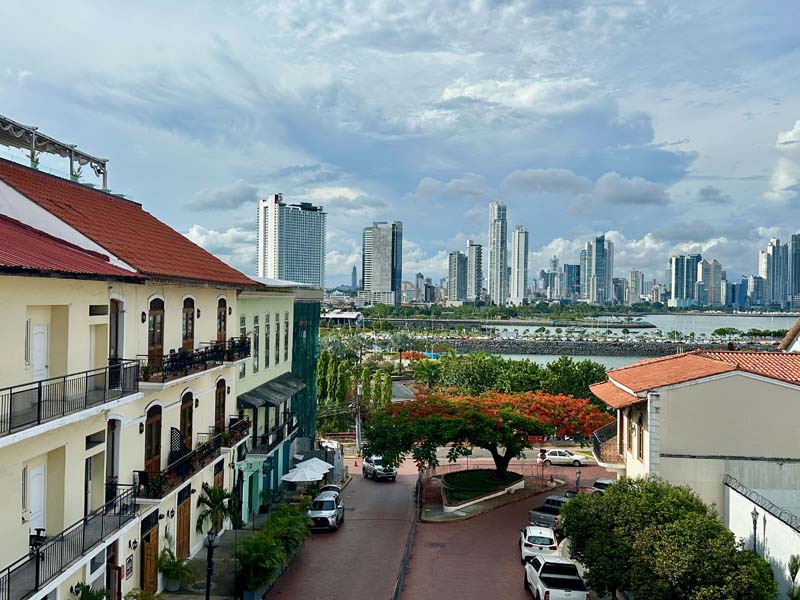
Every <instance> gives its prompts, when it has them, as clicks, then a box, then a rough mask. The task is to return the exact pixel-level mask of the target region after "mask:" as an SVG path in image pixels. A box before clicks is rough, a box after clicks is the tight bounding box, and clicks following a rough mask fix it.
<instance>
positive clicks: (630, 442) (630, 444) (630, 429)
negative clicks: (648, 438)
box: [626, 411, 633, 452]
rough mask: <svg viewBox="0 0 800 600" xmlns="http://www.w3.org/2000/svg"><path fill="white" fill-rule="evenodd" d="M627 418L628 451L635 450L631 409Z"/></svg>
mask: <svg viewBox="0 0 800 600" xmlns="http://www.w3.org/2000/svg"><path fill="white" fill-rule="evenodd" d="M626 419H627V420H628V452H633V419H632V418H631V412H630V411H628V416H627V417H626Z"/></svg>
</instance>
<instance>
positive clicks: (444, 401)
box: [366, 390, 612, 476]
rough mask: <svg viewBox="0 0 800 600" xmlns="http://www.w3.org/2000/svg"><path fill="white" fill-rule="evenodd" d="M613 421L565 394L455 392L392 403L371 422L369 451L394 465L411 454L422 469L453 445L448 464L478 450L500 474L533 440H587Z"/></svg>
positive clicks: (588, 402) (437, 391) (503, 473)
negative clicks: (544, 437)
mask: <svg viewBox="0 0 800 600" xmlns="http://www.w3.org/2000/svg"><path fill="white" fill-rule="evenodd" d="M611 420H612V417H611V416H609V415H608V414H607V413H605V412H603V411H602V410H600V409H599V408H597V407H596V406H594V405H593V404H592V403H591V402H590V401H589V400H583V399H577V398H573V397H572V396H564V395H561V394H546V393H543V392H523V393H518V394H502V393H498V392H486V393H484V394H481V395H479V396H465V395H460V394H457V393H455V392H453V391H452V390H436V391H434V392H433V393H431V394H424V393H423V394H420V395H418V397H417V398H416V399H415V400H412V401H411V402H405V403H402V404H400V403H398V404H392V405H390V406H388V407H387V408H386V410H385V411H383V412H381V413H379V414H377V415H375V416H374V417H373V418H371V419H370V421H369V422H368V423H367V428H366V436H367V438H368V439H369V451H370V452H372V453H374V454H380V455H382V456H383V458H384V460H385V461H386V462H387V463H389V464H397V463H398V462H399V461H400V460H401V459H402V457H403V456H405V455H409V454H410V455H411V457H412V458H413V459H414V461H415V462H416V463H417V467H418V468H421V469H424V468H428V467H435V466H437V465H438V464H439V462H438V459H437V457H436V449H437V448H438V447H440V446H448V447H449V449H448V460H450V461H455V460H456V459H457V458H458V457H459V456H466V455H468V454H469V453H470V452H471V448H472V447H478V448H483V449H485V450H487V451H488V452H489V454H491V455H492V459H493V460H494V464H495V468H496V470H497V473H498V475H501V476H502V475H505V473H506V471H507V470H508V464H509V463H510V462H511V460H512V459H513V458H518V457H520V456H521V455H522V453H523V451H524V450H526V449H528V448H531V447H532V442H531V441H530V436H534V435H543V434H556V435H560V436H570V437H572V438H573V439H576V440H578V441H581V440H583V439H586V438H588V437H589V436H590V435H591V434H592V432H593V431H594V430H596V429H599V428H600V427H602V426H603V425H605V424H607V423H609V422H610V421H611Z"/></svg>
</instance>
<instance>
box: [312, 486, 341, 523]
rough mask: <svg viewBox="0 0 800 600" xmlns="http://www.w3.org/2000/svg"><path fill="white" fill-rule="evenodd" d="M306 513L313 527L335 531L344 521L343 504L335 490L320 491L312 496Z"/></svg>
mask: <svg viewBox="0 0 800 600" xmlns="http://www.w3.org/2000/svg"><path fill="white" fill-rule="evenodd" d="M307 514H308V518H309V519H311V521H312V522H313V525H312V527H313V528H314V529H330V530H332V531H336V530H337V529H339V525H341V524H342V522H343V521H344V504H342V499H341V497H340V496H339V494H338V493H337V492H322V493H321V494H320V495H318V496H317V497H316V498H314V501H313V502H312V503H311V508H309V509H308V513H307Z"/></svg>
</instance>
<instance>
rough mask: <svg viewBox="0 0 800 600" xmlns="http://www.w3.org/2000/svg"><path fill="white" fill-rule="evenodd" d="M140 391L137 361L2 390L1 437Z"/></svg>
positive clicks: (122, 362) (0, 410)
mask: <svg viewBox="0 0 800 600" xmlns="http://www.w3.org/2000/svg"><path fill="white" fill-rule="evenodd" d="M138 391H139V363H138V362H137V361H135V360H114V361H113V363H112V364H111V365H109V366H108V367H105V368H102V369H92V370H90V371H81V372H80V373H73V374H71V375H64V376H63V377H51V378H50V379H43V380H41V381H33V382H31V383H25V384H22V385H16V386H12V387H7V388H4V389H0V437H2V436H5V435H9V434H12V433H17V432H19V431H23V430H25V429H30V428H31V427H35V426H37V425H41V424H42V423H47V422H49V421H52V420H54V419H58V418H59V417H65V416H67V415H70V414H73V413H76V412H79V411H81V410H85V409H87V408H92V407H95V406H100V405H102V404H106V403H107V402H113V401H114V400H119V399H120V398H122V397H124V396H127V395H130V394H135V393H137V392H138Z"/></svg>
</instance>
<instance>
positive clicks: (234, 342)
mask: <svg viewBox="0 0 800 600" xmlns="http://www.w3.org/2000/svg"><path fill="white" fill-rule="evenodd" d="M249 356H250V338H247V337H242V338H231V339H229V340H227V341H225V342H208V343H204V344H202V345H201V346H200V347H199V348H196V349H194V350H184V349H183V348H181V349H178V350H177V351H173V352H170V353H169V354H165V355H163V356H161V355H158V356H152V355H138V356H137V357H136V358H137V359H138V360H139V362H140V363H141V365H142V369H141V377H142V381H157V382H161V383H164V382H166V381H169V380H171V379H177V378H178V377H186V376H187V375H190V374H192V373H197V372H200V371H205V370H207V369H211V368H213V367H216V366H218V365H221V364H223V363H225V362H233V361H236V360H240V359H243V358H247V357H249Z"/></svg>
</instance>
